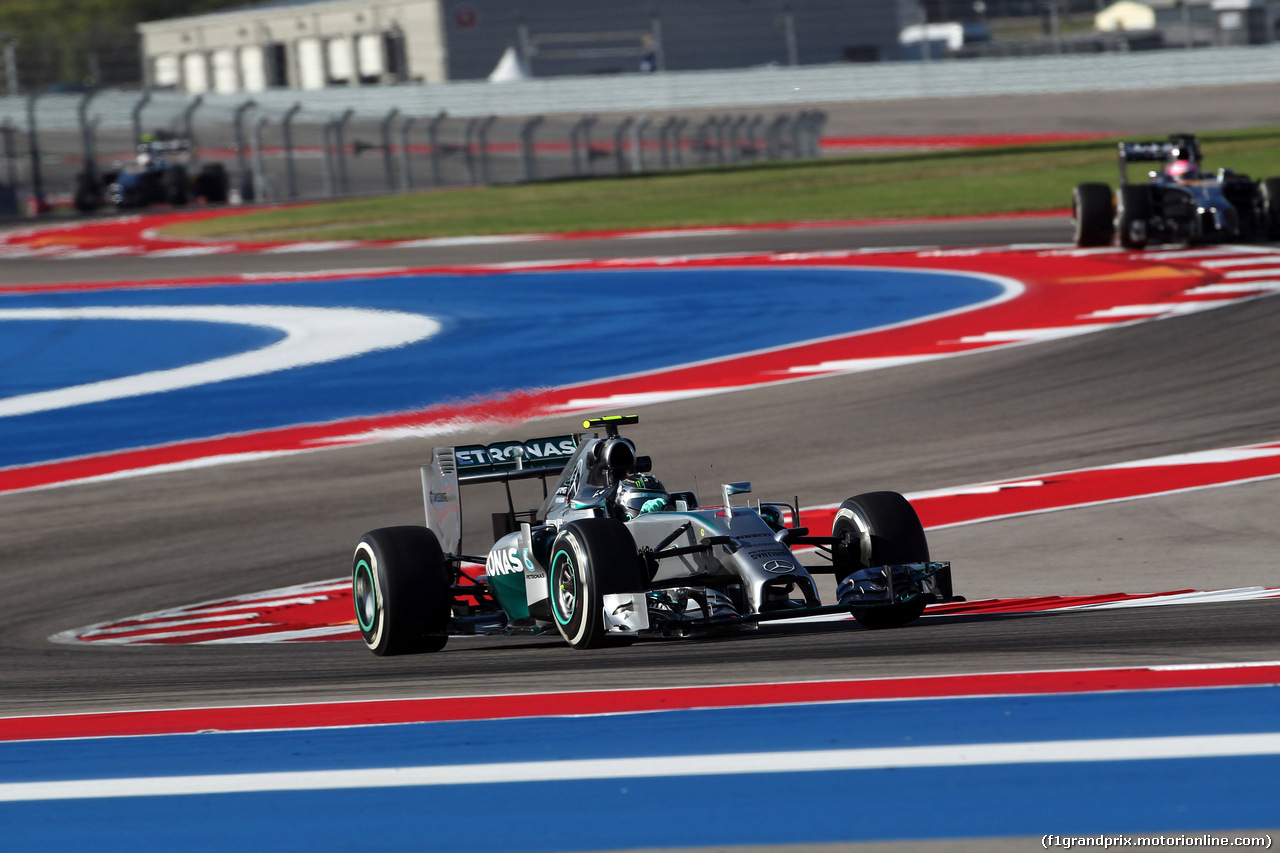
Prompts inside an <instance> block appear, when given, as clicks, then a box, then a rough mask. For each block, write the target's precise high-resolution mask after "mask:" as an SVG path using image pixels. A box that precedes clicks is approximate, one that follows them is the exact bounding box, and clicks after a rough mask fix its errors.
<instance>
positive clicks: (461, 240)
mask: <svg viewBox="0 0 1280 853" xmlns="http://www.w3.org/2000/svg"><path fill="white" fill-rule="evenodd" d="M554 239H555V235H554V234H482V235H478V236H474V237H426V238H423V239H421V240H401V241H399V242H396V243H390V244H387V247H388V248H392V249H424V248H430V247H432V246H492V245H499V244H502V243H541V242H544V241H547V240H554ZM368 245H370V246H374V245H380V244H376V243H370V244H368Z"/></svg>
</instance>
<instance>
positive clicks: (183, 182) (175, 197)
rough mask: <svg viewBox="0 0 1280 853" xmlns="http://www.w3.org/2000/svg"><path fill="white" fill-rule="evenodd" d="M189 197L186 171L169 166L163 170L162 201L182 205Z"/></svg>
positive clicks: (178, 167)
mask: <svg viewBox="0 0 1280 853" xmlns="http://www.w3.org/2000/svg"><path fill="white" fill-rule="evenodd" d="M190 197H191V188H190V186H189V185H188V183H187V170H186V169H184V168H182V167H181V166H170V167H169V168H167V169H165V170H164V200H165V201H167V202H168V203H169V204H173V205H183V204H186V203H187V201H188V199H189V198H190Z"/></svg>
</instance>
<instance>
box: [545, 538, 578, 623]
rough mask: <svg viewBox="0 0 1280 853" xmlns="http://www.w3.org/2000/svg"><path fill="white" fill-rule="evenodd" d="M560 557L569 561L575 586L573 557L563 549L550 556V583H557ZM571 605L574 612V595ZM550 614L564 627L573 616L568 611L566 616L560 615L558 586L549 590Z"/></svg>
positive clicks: (576, 600) (575, 568)
mask: <svg viewBox="0 0 1280 853" xmlns="http://www.w3.org/2000/svg"><path fill="white" fill-rule="evenodd" d="M561 557H564V558H565V559H566V560H568V561H569V568H570V569H571V570H572V571H573V573H574V575H575V577H574V583H575V586H576V585H577V577H576V575H577V566H575V565H574V564H573V558H572V557H571V556H570V555H569V552H568V551H563V550H561V551H557V552H556V553H555V556H554V557H552V558H551V582H552V584H553V585H558V583H559V580H558V576H559V570H560V558H561ZM573 606H574V613H576V612H577V609H578V597H577V596H576V595H575V596H574V598H573ZM551 614H552V615H553V616H555V617H556V621H557V622H559V623H560V624H561V625H564V626H565V627H566V628H567V627H568V626H569V623H570V622H572V621H573V616H574V614H573V613H570V614H569V615H568V616H566V617H565V618H563V619H562V618H561V617H560V590H559V589H558V588H553V589H552V590H551Z"/></svg>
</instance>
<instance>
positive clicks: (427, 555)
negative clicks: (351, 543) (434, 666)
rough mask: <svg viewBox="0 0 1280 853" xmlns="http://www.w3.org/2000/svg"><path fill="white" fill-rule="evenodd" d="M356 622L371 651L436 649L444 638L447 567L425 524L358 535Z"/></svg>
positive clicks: (390, 652)
mask: <svg viewBox="0 0 1280 853" xmlns="http://www.w3.org/2000/svg"><path fill="white" fill-rule="evenodd" d="M351 592H352V598H353V599H354V602H355V609H356V624H357V625H358V626H359V627H360V636H361V637H363V638H364V644H365V645H366V646H368V647H369V650H370V651H372V652H373V653H374V654H375V655H408V654H417V653H419V652H438V651H440V650H441V649H443V648H444V645H445V643H446V642H448V640H449V636H448V631H449V622H450V619H451V615H452V604H453V597H452V594H451V592H450V576H449V567H448V565H447V564H446V563H445V559H444V550H443V549H442V548H441V547H440V541H439V540H438V539H436V535H435V534H434V533H432V532H431V531H430V530H428V529H427V528H425V527H383V528H379V529H378V530H372V531H370V532H368V533H366V534H365V535H364V537H363V538H361V540H360V544H359V545H357V546H356V553H355V557H354V558H353V560H352V568H351Z"/></svg>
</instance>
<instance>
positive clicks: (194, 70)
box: [182, 53, 209, 95]
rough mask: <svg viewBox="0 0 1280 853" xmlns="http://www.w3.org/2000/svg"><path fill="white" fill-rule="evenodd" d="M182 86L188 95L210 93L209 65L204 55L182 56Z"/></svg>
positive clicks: (191, 54)
mask: <svg viewBox="0 0 1280 853" xmlns="http://www.w3.org/2000/svg"><path fill="white" fill-rule="evenodd" d="M182 84H183V88H184V89H186V90H187V92H188V94H192V95H198V94H200V93H201V92H207V91H209V65H208V62H207V61H206V60H205V56H204V54H203V53H184V54H183V55H182Z"/></svg>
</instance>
